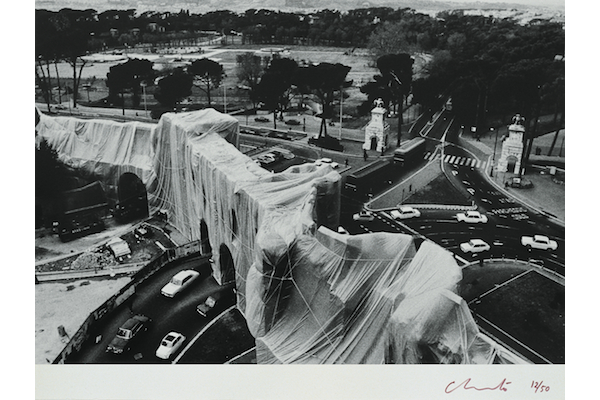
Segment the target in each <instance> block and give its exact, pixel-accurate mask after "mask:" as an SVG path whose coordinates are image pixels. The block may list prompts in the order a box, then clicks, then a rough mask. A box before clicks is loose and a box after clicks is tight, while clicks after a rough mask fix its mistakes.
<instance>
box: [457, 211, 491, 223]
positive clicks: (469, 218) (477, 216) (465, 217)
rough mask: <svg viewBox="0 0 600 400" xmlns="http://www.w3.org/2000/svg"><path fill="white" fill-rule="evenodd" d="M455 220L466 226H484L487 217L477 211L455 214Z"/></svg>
mask: <svg viewBox="0 0 600 400" xmlns="http://www.w3.org/2000/svg"><path fill="white" fill-rule="evenodd" d="M456 220H457V221H458V222H466V223H467V224H485V223H487V222H488V217H487V216H486V215H484V214H481V213H480V212H479V211H467V212H464V213H458V214H456Z"/></svg>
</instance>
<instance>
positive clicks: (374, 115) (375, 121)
mask: <svg viewBox="0 0 600 400" xmlns="http://www.w3.org/2000/svg"><path fill="white" fill-rule="evenodd" d="M385 113H386V110H385V108H383V101H382V100H381V99H377V100H375V108H373V109H372V110H371V121H369V123H368V124H367V126H366V127H365V142H364V143H363V146H362V147H363V149H364V150H376V151H377V152H378V153H382V154H383V152H385V150H386V149H387V148H388V134H389V131H390V126H389V124H388V123H387V122H386V121H385ZM373 138H375V139H376V140H377V145H376V148H375V149H373V148H372V146H371V143H372V140H373Z"/></svg>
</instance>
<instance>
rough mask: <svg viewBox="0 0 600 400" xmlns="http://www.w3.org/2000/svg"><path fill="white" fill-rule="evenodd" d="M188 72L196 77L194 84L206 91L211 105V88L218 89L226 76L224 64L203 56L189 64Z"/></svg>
mask: <svg viewBox="0 0 600 400" xmlns="http://www.w3.org/2000/svg"><path fill="white" fill-rule="evenodd" d="M187 72H188V74H190V75H192V76H193V77H194V84H195V85H196V86H197V87H198V88H200V90H202V91H203V92H204V93H206V97H207V100H208V106H209V107H210V105H211V98H210V93H211V90H214V89H217V88H218V87H219V86H220V85H221V81H222V80H223V78H224V77H225V71H224V70H223V66H222V65H221V64H219V63H218V62H216V61H213V60H210V59H208V58H201V59H199V60H195V61H194V62H192V64H191V65H190V66H188V68H187Z"/></svg>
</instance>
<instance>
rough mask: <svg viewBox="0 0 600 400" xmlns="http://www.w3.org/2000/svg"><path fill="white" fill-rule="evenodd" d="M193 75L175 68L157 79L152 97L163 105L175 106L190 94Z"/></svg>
mask: <svg viewBox="0 0 600 400" xmlns="http://www.w3.org/2000/svg"><path fill="white" fill-rule="evenodd" d="M193 80H194V77H193V76H192V75H190V74H188V73H186V72H185V71H184V70H183V69H182V68H177V69H175V70H174V71H173V72H171V73H170V74H169V75H167V76H165V77H163V78H161V79H160V80H159V81H158V87H157V88H156V90H155V92H154V98H155V99H156V100H157V101H158V102H159V103H160V104H162V105H163V106H166V107H175V106H176V105H177V104H179V102H181V100H183V99H184V98H185V97H188V96H190V95H191V94H192V84H193Z"/></svg>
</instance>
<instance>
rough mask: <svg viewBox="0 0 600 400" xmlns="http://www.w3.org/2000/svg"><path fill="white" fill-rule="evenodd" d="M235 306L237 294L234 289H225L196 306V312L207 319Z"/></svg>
mask: <svg viewBox="0 0 600 400" xmlns="http://www.w3.org/2000/svg"><path fill="white" fill-rule="evenodd" d="M233 304H235V292H234V291H233V290H232V289H225V290H220V291H218V292H215V293H213V294H211V295H210V296H208V297H207V298H206V299H205V300H204V301H203V302H202V303H200V304H198V306H196V311H197V312H198V314H200V315H201V316H203V317H205V318H206V317H210V316H212V315H213V314H214V313H215V312H217V311H219V310H224V309H226V308H227V307H229V306H231V305H233Z"/></svg>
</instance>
